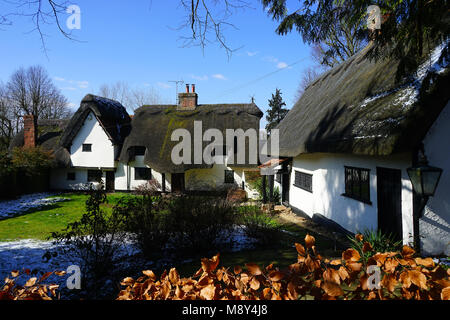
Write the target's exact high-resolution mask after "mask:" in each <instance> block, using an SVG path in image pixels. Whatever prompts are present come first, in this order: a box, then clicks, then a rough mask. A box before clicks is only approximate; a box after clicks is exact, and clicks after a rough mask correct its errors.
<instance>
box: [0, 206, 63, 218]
mask: <svg viewBox="0 0 450 320" xmlns="http://www.w3.org/2000/svg"><path fill="white" fill-rule="evenodd" d="M59 208H62V206H61V205H60V204H58V203H53V204H48V205H44V206H39V207H34V208H29V209H27V210H26V211H23V212H19V213H14V214H12V215H10V216H8V217H0V221H4V220H8V219H14V218H17V217H21V216H25V215H27V214H31V213H36V212H45V211H51V210H54V209H59Z"/></svg>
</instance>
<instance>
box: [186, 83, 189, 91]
mask: <svg viewBox="0 0 450 320" xmlns="http://www.w3.org/2000/svg"><path fill="white" fill-rule="evenodd" d="M186 93H189V84H186Z"/></svg>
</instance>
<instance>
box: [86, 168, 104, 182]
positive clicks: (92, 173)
mask: <svg viewBox="0 0 450 320" xmlns="http://www.w3.org/2000/svg"><path fill="white" fill-rule="evenodd" d="M102 175H103V173H102V171H101V170H88V182H100V181H101V180H102Z"/></svg>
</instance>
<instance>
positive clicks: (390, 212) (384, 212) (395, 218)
mask: <svg viewBox="0 0 450 320" xmlns="http://www.w3.org/2000/svg"><path fill="white" fill-rule="evenodd" d="M401 175H402V172H401V170H399V169H389V168H380V167H377V200H378V230H381V231H382V232H383V233H387V234H389V233H390V234H392V235H393V236H394V238H395V239H396V240H401V239H402V238H403V237H402V235H403V229H402V178H401Z"/></svg>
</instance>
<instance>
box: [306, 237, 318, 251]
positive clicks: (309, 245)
mask: <svg viewBox="0 0 450 320" xmlns="http://www.w3.org/2000/svg"><path fill="white" fill-rule="evenodd" d="M315 243H316V239H315V238H314V237H313V236H310V235H309V234H307V235H306V237H305V245H306V247H307V248H312V247H313V245H314V244H315Z"/></svg>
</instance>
